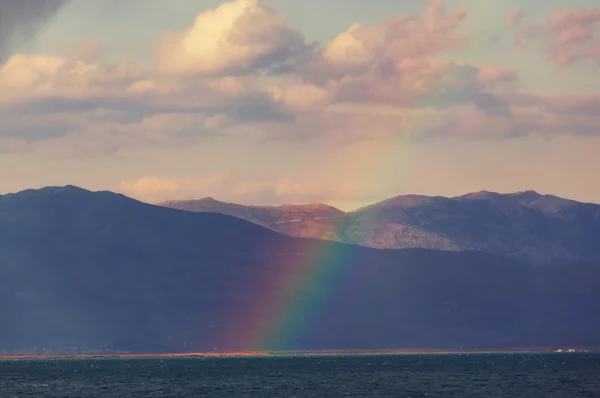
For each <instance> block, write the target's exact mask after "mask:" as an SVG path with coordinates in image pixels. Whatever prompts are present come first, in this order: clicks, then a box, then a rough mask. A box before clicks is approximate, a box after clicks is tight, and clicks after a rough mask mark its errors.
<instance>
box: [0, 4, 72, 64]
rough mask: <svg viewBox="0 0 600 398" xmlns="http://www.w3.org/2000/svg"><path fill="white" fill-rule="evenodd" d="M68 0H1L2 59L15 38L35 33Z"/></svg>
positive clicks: (0, 55) (0, 49)
mask: <svg viewBox="0 0 600 398" xmlns="http://www.w3.org/2000/svg"><path fill="white" fill-rule="evenodd" d="M67 2H68V0H3V1H0V60H1V59H3V58H4V57H5V56H6V55H8V52H9V50H10V46H11V44H12V42H13V41H14V39H21V40H23V39H28V38H30V37H31V36H33V35H35V34H36V33H37V32H38V31H39V29H40V28H41V27H43V26H44V24H45V23H46V22H48V20H50V19H51V18H52V17H53V16H54V15H56V13H57V12H58V11H59V10H60V9H61V8H62V7H63V6H64V5H65V4H66V3H67Z"/></svg>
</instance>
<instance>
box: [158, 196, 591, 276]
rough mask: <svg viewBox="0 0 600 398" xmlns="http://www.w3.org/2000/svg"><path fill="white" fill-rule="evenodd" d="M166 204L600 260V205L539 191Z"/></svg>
mask: <svg viewBox="0 0 600 398" xmlns="http://www.w3.org/2000/svg"><path fill="white" fill-rule="evenodd" d="M161 205H162V206H166V207H170V208H176V209H181V210H188V211H196V212H216V213H223V214H229V215H232V216H235V217H239V218H242V219H245V220H247V221H251V222H254V223H257V224H259V225H262V226H265V227H267V228H270V229H272V230H274V231H278V232H281V233H283V234H286V235H289V236H294V237H310V238H317V239H329V240H334V241H339V242H345V243H352V244H358V245H362V246H367V247H374V248H388V249H403V248H427V249H440V250H452V251H466V250H479V251H485V252H488V253H493V254H497V255H500V256H505V257H511V258H515V259H519V260H523V261H527V262H534V263H536V264H549V263H561V262H565V261H592V262H600V243H599V242H600V205H596V204H589V203H580V202H576V201H572V200H567V199H563V198H559V197H556V196H552V195H541V194H539V193H537V192H534V191H526V192H519V193H514V194H499V193H493V192H486V191H483V192H477V193H471V194H468V195H464V196H459V197H455V198H445V197H440V196H436V197H428V196H418V195H405V196H398V197H395V198H391V199H388V200H385V201H383V202H380V203H376V204H374V205H371V206H368V207H365V208H362V209H359V210H356V211H353V212H349V213H343V212H341V211H340V210H337V209H335V208H331V207H325V205H320V206H322V207H319V208H320V209H321V208H322V209H323V211H321V212H317V211H314V209H315V205H307V206H279V207H255V206H241V205H235V204H230V203H223V202H218V201H215V200H214V199H211V200H206V199H203V200H199V201H185V202H178V201H173V202H168V203H163V204H161ZM288 209H293V210H288ZM298 209H304V210H303V211H301V212H299V211H298Z"/></svg>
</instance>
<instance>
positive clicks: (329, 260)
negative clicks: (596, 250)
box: [0, 187, 600, 352]
mask: <svg viewBox="0 0 600 398" xmlns="http://www.w3.org/2000/svg"><path fill="white" fill-rule="evenodd" d="M599 277H600V267H598V266H595V265H591V264H569V265H565V266H555V267H536V266H531V265H528V264H525V263H520V262H515V261H512V260H507V259H503V258H501V257H497V256H493V255H489V254H484V253H480V252H442V251H428V250H375V249H370V248H364V247H359V246H353V245H345V244H341V243H336V242H329V241H319V240H310V239H297V238H290V237H286V236H283V235H280V234H278V233H275V232H273V231H270V230H268V229H265V228H263V227H260V226H257V225H255V224H252V223H249V222H246V221H243V220H240V219H237V218H234V217H230V216H226V215H221V214H214V213H190V212H183V211H178V210H172V209H167V208H164V207H158V206H151V205H147V204H143V203H140V202H137V201H134V200H131V199H128V198H126V197H123V196H121V195H116V194H113V193H110V192H95V193H93V192H88V191H84V190H81V189H78V188H75V187H64V188H45V189H42V190H37V191H33V190H32V191H25V192H21V193H18V194H13V195H4V196H0V324H1V325H2V328H0V352H23V351H25V352H39V351H40V350H47V349H49V350H54V351H60V350H65V349H66V348H65V347H68V346H75V347H77V350H79V351H81V350H88V351H98V350H100V349H105V350H108V351H116V350H127V351H134V352H157V351H159V352H177V351H213V350H220V351H223V350H253V349H262V348H270V349H352V348H355V349H369V348H372V349H375V348H392V347H407V348H411V347H412V348H415V347H430V348H452V347H453V348H458V347H463V348H468V347H491V346H494V347H510V346H532V345H544V346H546V345H600V319H599V317H598V314H599V313H600V292H599V291H598V289H597V288H596V285H595V284H596V281H597V280H598V279H599ZM303 278H306V279H305V280H304V282H302V283H300V282H301V281H303ZM299 281H300V282H299ZM292 282H293V283H292ZM282 288H283V290H282ZM286 303H287V304H286ZM302 303H305V305H302ZM292 304H293V305H292ZM280 306H281V309H280V310H277V308H279V307H280ZM292 308H294V310H293V311H292ZM261 309H264V311H262V312H261ZM265 311H266V312H265ZM285 314H287V315H289V316H291V321H293V322H291V323H289V324H287V325H282V328H281V329H279V328H277V327H275V326H276V325H271V322H268V319H279V318H281V317H282V316H283V315H285ZM290 328H291V329H290ZM267 332H268V333H267ZM257 333H258V335H259V337H260V335H261V334H265V336H267V335H268V336H269V338H268V339H266V341H263V344H258V343H257V340H255V339H251V338H249V336H253V335H256V334H257ZM263 340H264V339H263Z"/></svg>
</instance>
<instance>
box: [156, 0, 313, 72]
mask: <svg viewBox="0 0 600 398" xmlns="http://www.w3.org/2000/svg"><path fill="white" fill-rule="evenodd" d="M305 50H307V45H306V44H305V43H304V40H303V38H302V36H301V35H300V34H299V33H298V32H296V31H294V30H292V29H291V28H289V27H288V26H287V25H286V18H285V16H284V15H282V14H280V13H278V12H276V11H274V10H272V9H270V8H268V7H266V6H264V5H262V4H260V3H259V2H258V1H257V0H234V1H232V2H229V3H224V4H222V5H220V6H219V7H217V8H216V9H214V10H209V11H206V12H204V13H201V14H199V15H198V16H197V17H196V20H195V22H194V25H193V26H192V27H191V28H189V29H188V30H186V31H184V32H180V33H173V34H170V35H168V36H167V37H166V38H165V39H164V40H163V42H162V44H161V46H160V49H159V54H158V63H159V66H160V68H162V69H163V70H166V71H169V72H173V73H180V74H209V75H211V74H237V73H245V72H249V71H252V70H256V69H258V68H273V67H277V66H282V65H285V63H286V62H287V61H289V60H291V59H293V57H294V56H296V55H298V54H299V53H300V52H303V51H305Z"/></svg>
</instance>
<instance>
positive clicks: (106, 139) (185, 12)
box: [0, 0, 600, 210]
mask: <svg viewBox="0 0 600 398" xmlns="http://www.w3.org/2000/svg"><path fill="white" fill-rule="evenodd" d="M599 75H600V7H599V6H598V3H597V0H446V1H442V0H429V1H426V0H368V1H367V0H328V1H317V0H305V1H297V0H262V1H258V0H234V1H231V2H223V1H218V0H171V1H168V2H167V1H163V0H86V1H75V0H5V1H1V2H0V193H8V192H17V191H20V190H23V189H28V188H39V187H43V186H48V185H67V184H71V185H77V186H81V187H83V188H87V189H91V190H112V191H116V192H121V193H124V194H126V195H128V196H131V197H134V198H136V199H139V200H142V201H146V202H150V203H156V202H161V201H166V200H177V199H197V198H202V197H207V196H210V197H214V198H216V199H219V200H223V201H230V202H236V203H243V204H261V205H264V204H283V203H311V202H323V203H328V204H331V205H334V206H337V207H339V208H341V209H343V210H351V209H355V208H358V207H361V206H364V205H367V204H371V203H374V202H376V201H379V200H383V199H386V198H389V197H392V196H396V195H403V194H423V195H441V196H457V195H462V194H466V193H469V192H475V191H480V190H488V191H495V192H517V191H523V190H536V191H538V192H540V193H545V194H555V195H558V196H562V197H567V198H571V199H575V200H580V201H585V202H595V203H600V177H599V176H598V172H599V171H600V156H599V154H600V79H598V76H599Z"/></svg>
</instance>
